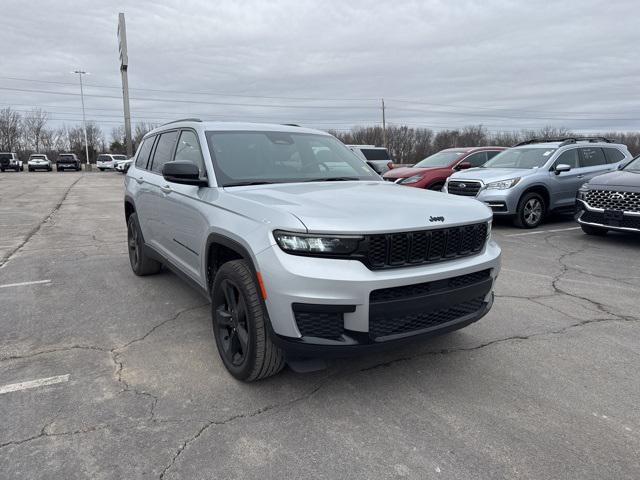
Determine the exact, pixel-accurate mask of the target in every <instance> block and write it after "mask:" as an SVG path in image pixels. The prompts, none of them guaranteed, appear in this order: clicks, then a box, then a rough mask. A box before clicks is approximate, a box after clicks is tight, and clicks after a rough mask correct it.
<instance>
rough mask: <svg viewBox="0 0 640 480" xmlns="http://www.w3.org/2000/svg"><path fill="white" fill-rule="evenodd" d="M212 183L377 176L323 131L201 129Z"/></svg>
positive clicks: (374, 177)
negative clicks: (207, 130)
mask: <svg viewBox="0 0 640 480" xmlns="http://www.w3.org/2000/svg"><path fill="white" fill-rule="evenodd" d="M206 137H207V143H208V146H209V151H210V153H211V159H212V160H213V166H214V170H215V172H216V178H217V180H218V185H220V186H223V187H233V186H241V185H260V184H269V183H293V182H309V181H318V182H323V181H347V180H376V181H380V180H381V179H380V177H379V176H378V175H377V174H376V173H375V172H374V171H373V170H372V169H371V168H370V167H369V166H368V165H367V164H366V163H365V162H363V161H362V160H360V159H359V158H358V157H356V156H355V155H354V154H353V153H352V152H351V151H350V150H349V149H348V148H347V147H345V146H344V145H343V144H342V143H340V142H339V141H338V140H336V139H335V138H333V137H331V136H328V135H326V136H325V135H317V134H310V133H289V132H233V131H229V132H226V131H225V132H212V131H210V132H206Z"/></svg>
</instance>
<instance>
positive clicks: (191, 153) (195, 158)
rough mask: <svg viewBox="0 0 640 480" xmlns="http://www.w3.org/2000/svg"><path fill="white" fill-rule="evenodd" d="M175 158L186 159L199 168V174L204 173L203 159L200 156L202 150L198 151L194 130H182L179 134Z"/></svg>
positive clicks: (198, 145) (198, 146)
mask: <svg viewBox="0 0 640 480" xmlns="http://www.w3.org/2000/svg"><path fill="white" fill-rule="evenodd" d="M175 159H176V160H186V161H188V162H191V163H193V164H194V165H197V166H198V168H199V169H200V176H205V175H206V172H205V168H204V159H203V158H202V152H201V151H200V143H199V142H198V137H197V136H196V134H195V132H193V131H191V130H184V131H183V132H182V133H181V134H180V140H178V147H177V148H176V157H175Z"/></svg>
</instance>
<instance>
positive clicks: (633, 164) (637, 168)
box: [622, 156, 640, 173]
mask: <svg viewBox="0 0 640 480" xmlns="http://www.w3.org/2000/svg"><path fill="white" fill-rule="evenodd" d="M622 169H623V170H624V171H625V172H633V173H640V156H637V157H636V158H634V159H633V160H631V161H630V162H629V163H627V164H626V165H625V166H624V167H623V168H622Z"/></svg>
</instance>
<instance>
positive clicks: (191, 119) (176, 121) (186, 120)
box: [160, 118, 202, 127]
mask: <svg viewBox="0 0 640 480" xmlns="http://www.w3.org/2000/svg"><path fill="white" fill-rule="evenodd" d="M178 122H201V123H202V120H200V119H199V118H179V119H178V120H173V121H171V122H167V123H163V124H162V125H160V126H161V127H164V126H165V125H171V124H172V123H178Z"/></svg>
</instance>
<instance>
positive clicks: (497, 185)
mask: <svg viewBox="0 0 640 480" xmlns="http://www.w3.org/2000/svg"><path fill="white" fill-rule="evenodd" d="M519 181H520V177H517V178H510V179H509V180H500V181H499V182H491V183H487V187H486V188H487V190H507V189H509V188H512V187H515V186H516V185H517V184H518V182H519Z"/></svg>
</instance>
